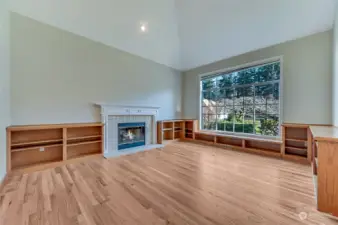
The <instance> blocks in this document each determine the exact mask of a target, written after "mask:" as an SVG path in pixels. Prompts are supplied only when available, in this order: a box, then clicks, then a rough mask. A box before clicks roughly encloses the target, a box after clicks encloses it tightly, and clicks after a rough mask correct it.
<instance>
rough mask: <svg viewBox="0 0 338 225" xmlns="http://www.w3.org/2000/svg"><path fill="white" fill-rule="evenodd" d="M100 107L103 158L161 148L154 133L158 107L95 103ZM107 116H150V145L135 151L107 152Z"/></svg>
mask: <svg viewBox="0 0 338 225" xmlns="http://www.w3.org/2000/svg"><path fill="white" fill-rule="evenodd" d="M95 104H96V105H98V106H100V107H101V122H102V123H103V124H104V134H103V146H104V156H105V157H112V156H119V155H123V154H129V153H133V152H136V151H142V150H148V149H151V148H157V147H162V145H161V146H159V145H156V142H157V141H156V140H157V137H156V135H157V132H156V122H157V118H158V111H159V109H160V107H154V106H130V105H113V104H107V103H95ZM109 116H152V117H153V120H152V131H153V132H152V133H153V134H152V143H151V145H146V146H142V147H143V148H142V147H137V148H136V149H130V150H129V151H128V150H125V151H118V153H116V152H114V153H113V152H109V149H108V138H107V137H108V135H109V134H108V119H109Z"/></svg>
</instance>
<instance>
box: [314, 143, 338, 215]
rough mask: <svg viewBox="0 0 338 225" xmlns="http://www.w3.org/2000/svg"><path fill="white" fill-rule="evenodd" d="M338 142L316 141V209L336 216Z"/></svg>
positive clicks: (337, 205) (337, 213)
mask: <svg viewBox="0 0 338 225" xmlns="http://www.w3.org/2000/svg"><path fill="white" fill-rule="evenodd" d="M337 172H338V143H333V142H332V143H330V142H322V141H320V142H319V143H318V168H317V173H318V209H319V210H320V211H323V212H328V213H334V215H337V216H338V173H337Z"/></svg>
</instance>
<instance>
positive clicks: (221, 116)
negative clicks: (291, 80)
mask: <svg viewBox="0 0 338 225" xmlns="http://www.w3.org/2000/svg"><path fill="white" fill-rule="evenodd" d="M279 79H280V63H279V62H275V63H270V64H265V65H260V66H253V67H251V68H246V69H242V70H238V71H234V72H232V73H228V74H224V73H223V74H219V75H215V77H213V78H210V79H206V80H203V81H202V83H201V86H202V90H201V91H202V93H201V96H202V97H201V98H202V99H201V101H202V104H201V105H202V108H201V112H202V118H201V120H202V123H201V124H202V129H209V130H215V129H217V130H219V131H228V132H240V133H243V132H244V133H249V134H250V133H254V134H261V135H271V136H276V135H279V114H280V106H279V104H280V103H279V95H280V90H279ZM263 82H265V84H263ZM272 82H274V83H272Z"/></svg>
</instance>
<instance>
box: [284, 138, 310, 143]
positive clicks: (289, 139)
mask: <svg viewBox="0 0 338 225" xmlns="http://www.w3.org/2000/svg"><path fill="white" fill-rule="evenodd" d="M285 140H286V141H294V142H301V143H306V142H307V140H303V139H295V138H286V139H285Z"/></svg>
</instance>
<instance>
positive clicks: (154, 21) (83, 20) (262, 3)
mask: <svg viewBox="0 0 338 225" xmlns="http://www.w3.org/2000/svg"><path fill="white" fill-rule="evenodd" d="M335 2H336V0H142V1H140V0H97V1H93V0H71V1H69V0H25V1H22V0H12V1H11V10H12V11H15V12H18V13H20V14H22V15H25V16H28V17H31V18H33V19H36V20H38V21H41V22H44V23H47V24H50V25H53V26H56V27H59V28H61V29H64V30H67V31H70V32H73V33H76V34H79V35H82V36H85V37H87V38H90V39H92V40H95V41H99V42H102V43H105V44H107V45H110V46H113V47H116V48H118V49H121V50H124V51H127V52H130V53H132V54H135V55H139V56H141V57H144V58H147V59H150V60H153V61H155V62H158V63H161V64H164V65H167V66H170V67H173V68H176V69H180V70H187V69H191V68H195V67H198V66H201V65H204V64H208V63H211V62H214V61H217V60H221V59H224V58H229V57H231V56H235V55H239V54H242V53H245V52H248V51H252V50H255V49H259V48H262V47H267V46H270V45H274V44H277V43H281V42H285V41H288V40H293V39H296V38H299V37H303V36H307V35H310V34H313V33H317V32H320V31H325V30H328V29H330V28H332V25H333V19H334V11H335ZM141 22H146V23H147V24H148V31H147V32H146V33H141V32H140V23H141Z"/></svg>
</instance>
